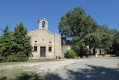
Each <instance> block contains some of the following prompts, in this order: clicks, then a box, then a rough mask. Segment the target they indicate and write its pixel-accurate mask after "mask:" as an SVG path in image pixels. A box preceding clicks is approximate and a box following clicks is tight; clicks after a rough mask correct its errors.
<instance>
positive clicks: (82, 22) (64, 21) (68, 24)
mask: <svg viewBox="0 0 119 80" xmlns="http://www.w3.org/2000/svg"><path fill="white" fill-rule="evenodd" d="M97 26H98V25H97V23H96V21H94V20H93V18H91V16H90V15H86V13H85V11H84V10H83V9H82V8H80V7H77V8H74V9H73V10H71V11H69V12H68V13H66V14H65V15H64V16H63V17H62V18H61V21H60V22H59V25H58V28H59V32H60V34H61V35H62V36H63V37H65V38H66V39H68V38H71V39H72V40H71V41H72V43H73V46H72V47H73V49H74V50H75V51H76V52H77V54H80V53H79V52H81V51H80V50H81V49H85V48H86V46H87V42H86V41H85V36H86V35H87V34H90V33H92V32H94V31H95V30H96V29H97Z"/></svg>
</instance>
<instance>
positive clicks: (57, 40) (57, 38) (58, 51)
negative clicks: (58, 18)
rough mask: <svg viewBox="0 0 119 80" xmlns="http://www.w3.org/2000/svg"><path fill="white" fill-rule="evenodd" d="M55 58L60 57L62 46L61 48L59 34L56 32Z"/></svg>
mask: <svg viewBox="0 0 119 80" xmlns="http://www.w3.org/2000/svg"><path fill="white" fill-rule="evenodd" d="M54 41H55V58H58V57H59V58H62V56H63V55H62V48H61V36H60V35H58V34H55V38H54Z"/></svg>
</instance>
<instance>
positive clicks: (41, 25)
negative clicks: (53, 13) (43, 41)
mask: <svg viewBox="0 0 119 80" xmlns="http://www.w3.org/2000/svg"><path fill="white" fill-rule="evenodd" d="M38 22H39V29H45V30H48V21H47V20H46V19H45V18H43V19H41V20H39V21H38Z"/></svg>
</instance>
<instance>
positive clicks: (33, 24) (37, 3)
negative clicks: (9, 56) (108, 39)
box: [0, 0, 119, 34]
mask: <svg viewBox="0 0 119 80" xmlns="http://www.w3.org/2000/svg"><path fill="white" fill-rule="evenodd" d="M76 7H82V8H83V9H84V10H85V12H86V13H87V14H89V15H91V16H92V18H94V20H96V21H97V23H98V24H100V25H107V26H108V27H109V28H110V29H117V30H118V29H119V0H0V28H2V29H4V28H5V26H6V25H9V26H10V27H9V28H10V30H12V31H13V30H14V27H15V26H16V24H19V23H20V22H22V23H23V24H24V26H25V27H26V28H27V29H28V31H31V30H36V29H38V20H39V19H42V18H43V17H44V18H45V19H47V20H48V23H49V24H48V27H49V30H50V31H52V32H54V33H58V22H60V18H61V17H62V16H63V15H65V14H66V13H67V12H68V11H70V10H71V9H74V8H76ZM0 34H1V31H0ZM58 34H59V33H58Z"/></svg>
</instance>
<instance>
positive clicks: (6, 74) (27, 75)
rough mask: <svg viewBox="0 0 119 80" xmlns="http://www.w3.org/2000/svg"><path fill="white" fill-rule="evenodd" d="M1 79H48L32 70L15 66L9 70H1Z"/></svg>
mask: <svg viewBox="0 0 119 80" xmlns="http://www.w3.org/2000/svg"><path fill="white" fill-rule="evenodd" d="M0 74H1V75H0V80H46V79H45V77H43V76H41V75H38V74H36V73H35V72H31V71H23V69H19V68H15V69H9V70H0Z"/></svg>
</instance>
